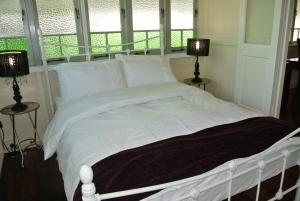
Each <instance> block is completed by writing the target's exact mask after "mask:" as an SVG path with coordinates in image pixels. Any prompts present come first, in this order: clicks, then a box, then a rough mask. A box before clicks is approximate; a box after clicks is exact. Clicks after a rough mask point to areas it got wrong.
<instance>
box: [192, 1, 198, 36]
mask: <svg viewBox="0 0 300 201" xmlns="http://www.w3.org/2000/svg"><path fill="white" fill-rule="evenodd" d="M193 10H194V18H193V19H194V21H193V29H194V37H198V15H199V13H198V0H194V8H193Z"/></svg>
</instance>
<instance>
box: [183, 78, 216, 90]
mask: <svg viewBox="0 0 300 201" xmlns="http://www.w3.org/2000/svg"><path fill="white" fill-rule="evenodd" d="M192 79H193V78H187V79H184V80H183V83H185V84H188V85H191V86H195V87H198V88H201V86H203V89H204V91H205V88H206V85H209V84H210V83H211V80H210V79H208V78H201V80H202V82H199V83H193V82H192Z"/></svg>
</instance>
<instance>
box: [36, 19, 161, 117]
mask: <svg viewBox="0 0 300 201" xmlns="http://www.w3.org/2000/svg"><path fill="white" fill-rule="evenodd" d="M37 33H38V36H39V45H40V49H41V57H42V62H43V67H44V72H45V79H46V85H47V94H48V98H49V104H50V113H51V115H52V114H53V113H54V99H53V95H52V89H51V79H50V78H49V68H48V62H47V61H48V60H49V59H54V57H47V55H46V53H45V48H46V47H48V46H51V47H53V46H57V47H75V48H78V49H83V50H84V53H80V54H76V55H64V56H60V57H55V59H57V58H64V59H66V60H67V62H70V60H71V58H72V57H78V56H85V60H86V61H91V58H92V56H93V55H95V54H93V53H91V52H90V50H91V48H105V49H106V50H107V52H106V54H107V55H108V59H111V55H112V53H114V54H115V53H116V52H111V48H113V47H122V49H123V50H122V51H120V52H118V53H121V52H124V53H126V54H127V55H129V54H130V53H131V52H132V51H133V50H131V49H130V47H132V48H133V46H134V44H136V43H141V42H144V41H150V40H154V39H157V38H160V54H161V55H164V52H165V40H164V28H163V25H162V24H161V25H160V32H159V33H160V34H159V36H155V37H151V38H147V39H145V40H139V41H135V42H129V43H123V44H118V45H110V44H107V45H106V46H88V45H86V46H80V45H78V46H76V45H66V44H62V43H60V42H59V43H49V42H47V43H46V42H44V40H43V34H42V31H41V29H38V31H37ZM124 47H127V48H124ZM153 49H157V48H153ZM153 49H151V48H146V47H145V48H144V54H145V55H146V54H147V52H148V50H153ZM79 52H81V51H79Z"/></svg>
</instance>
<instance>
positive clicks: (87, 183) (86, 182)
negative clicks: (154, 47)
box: [38, 25, 300, 201]
mask: <svg viewBox="0 0 300 201" xmlns="http://www.w3.org/2000/svg"><path fill="white" fill-rule="evenodd" d="M163 30H164V29H163V27H162V25H161V27H160V36H157V37H153V38H149V40H153V39H155V38H160V42H161V49H160V53H161V55H164V49H165V48H164V47H165V42H164V41H165V40H164V31H163ZM38 35H39V44H40V47H41V52H42V61H43V66H44V71H45V78H46V83H47V89H48V95H49V100H50V106H51V112H53V113H54V104H53V102H54V101H53V97H52V93H51V82H50V79H49V68H48V64H47V60H48V59H51V58H47V57H46V55H45V47H46V46H49V45H51V46H53V45H55V46H60V47H78V48H83V49H84V50H85V53H84V54H78V55H73V56H76V57H77V56H85V57H86V60H87V61H90V60H91V57H92V56H93V54H92V53H91V52H90V49H91V48H95V47H96V48H99V47H100V48H107V50H108V52H107V54H108V58H109V59H110V58H111V54H112V52H111V51H110V50H111V47H113V46H122V47H129V46H132V45H133V44H134V43H133V42H131V43H126V44H120V45H109V44H108V45H107V46H73V45H65V44H61V43H59V44H53V43H44V42H43V38H42V32H41V30H38ZM144 41H145V40H141V41H137V42H135V43H139V42H144ZM124 49H125V48H124ZM147 50H148V49H146V48H145V49H144V54H146V53H147ZM131 51H132V50H130V49H128V48H127V49H125V50H124V51H123V52H125V53H126V54H130V53H131ZM71 57H72V56H70V55H66V56H63V57H61V58H65V59H66V60H67V61H68V62H70V58H71ZM299 132H300V128H298V129H297V130H295V131H294V132H292V133H291V134H289V135H288V136H286V137H285V138H284V139H282V140H281V141H279V142H277V143H276V144H274V145H273V146H272V147H271V148H274V147H279V145H280V144H281V143H283V142H286V141H288V140H289V139H291V138H292V137H293V136H294V135H296V134H297V133H299ZM271 148H269V149H267V150H265V151H263V152H261V153H259V154H258V155H255V156H251V157H249V158H248V159H247V160H245V161H243V162H234V161H230V162H229V163H228V166H227V167H223V168H220V169H218V171H213V172H211V171H209V172H207V173H204V174H201V175H198V176H194V177H191V178H186V179H183V180H178V181H174V182H170V183H164V184H160V185H155V186H149V187H144V188H138V189H131V190H126V191H120V192H113V193H108V194H98V193H96V188H95V185H94V183H93V171H92V169H91V167H89V166H87V165H84V166H82V168H81V170H80V179H81V181H82V183H83V184H82V186H81V191H82V200H83V201H101V200H106V199H111V198H117V197H123V196H128V195H134V194H139V193H145V192H151V191H157V190H163V189H166V188H170V187H174V186H178V185H182V184H187V183H190V182H196V181H197V180H201V179H205V178H209V177H212V176H214V175H218V174H221V173H224V172H227V173H228V174H227V176H226V177H224V178H223V180H220V181H218V182H215V183H213V184H211V185H209V186H206V187H205V188H197V187H195V188H193V189H192V190H190V191H189V192H188V194H187V197H186V198H185V199H191V200H198V199H199V196H200V195H201V194H203V193H205V192H208V191H211V190H212V189H215V188H216V187H218V186H220V185H226V186H227V187H226V194H227V199H228V201H230V200H231V197H232V196H233V195H236V194H237V193H239V192H240V191H245V190H247V189H243V190H240V191H236V192H235V191H234V190H233V189H232V184H233V182H235V181H236V180H237V179H241V178H243V176H245V175H246V174H247V173H249V172H251V171H257V182H256V184H254V185H253V184H252V183H250V184H251V186H250V187H249V188H248V189H250V188H252V187H254V186H257V192H256V198H255V200H256V201H259V194H260V187H261V183H262V181H263V180H266V179H267V178H263V173H264V168H265V166H266V165H268V164H270V163H273V162H280V161H282V170H281V180H280V184H279V187H278V191H277V193H276V194H275V195H274V197H273V198H271V199H270V201H273V200H280V199H282V198H283V196H284V195H286V194H287V193H289V192H291V191H293V190H295V189H297V192H296V197H295V201H300V179H299V178H300V177H299V178H298V182H297V183H296V184H295V185H294V186H292V187H290V188H289V189H287V190H283V182H284V178H285V172H286V169H287V168H289V167H291V166H294V165H298V166H300V160H299V159H300V145H297V146H294V147H293V148H292V149H291V148H289V147H287V148H286V149H284V150H281V151H279V150H278V151H277V152H275V153H276V154H275V155H272V156H273V157H266V156H267V155H268V154H269V152H270V149H271ZM295 156H296V157H295ZM255 158H256V159H257V158H259V160H258V162H257V163H256V164H255V165H251V166H247V168H243V169H242V171H240V170H239V171H236V170H237V169H239V168H241V167H242V166H244V165H245V164H246V163H247V162H249V161H251V160H254V159H255ZM291 160H292V161H291ZM298 160H299V161H298ZM288 164H289V165H288ZM272 176H275V175H272ZM245 178H246V177H245ZM104 182H105V181H104ZM246 182H247V180H246ZM250 184H249V185H250ZM225 198H226V197H225ZM225 198H224V199H225Z"/></svg>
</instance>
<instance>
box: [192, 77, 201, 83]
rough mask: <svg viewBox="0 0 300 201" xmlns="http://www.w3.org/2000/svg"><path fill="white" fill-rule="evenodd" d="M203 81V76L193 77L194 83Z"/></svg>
mask: <svg viewBox="0 0 300 201" xmlns="http://www.w3.org/2000/svg"><path fill="white" fill-rule="evenodd" d="M201 82H202V79H201V78H199V77H195V78H193V79H192V83H195V84H196V83H201Z"/></svg>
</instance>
